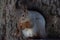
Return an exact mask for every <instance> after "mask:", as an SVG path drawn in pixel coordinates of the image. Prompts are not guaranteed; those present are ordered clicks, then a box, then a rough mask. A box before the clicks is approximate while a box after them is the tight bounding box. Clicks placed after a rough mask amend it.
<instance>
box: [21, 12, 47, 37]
mask: <svg viewBox="0 0 60 40" xmlns="http://www.w3.org/2000/svg"><path fill="white" fill-rule="evenodd" d="M27 15H28V16H27V17H26V18H24V17H21V18H20V24H21V23H23V24H21V25H22V27H23V29H22V33H23V35H24V37H32V36H34V35H36V34H37V33H38V34H39V36H41V38H45V37H46V36H47V33H46V30H45V19H44V17H43V16H42V15H41V14H40V13H38V12H36V11H28V14H27ZM22 19H24V20H22ZM30 19H31V20H30ZM26 21H30V22H31V25H32V26H30V27H31V28H30V27H28V26H29V25H30V24H29V23H27V24H28V25H27V27H26V23H24V22H26ZM21 25H20V26H21Z"/></svg>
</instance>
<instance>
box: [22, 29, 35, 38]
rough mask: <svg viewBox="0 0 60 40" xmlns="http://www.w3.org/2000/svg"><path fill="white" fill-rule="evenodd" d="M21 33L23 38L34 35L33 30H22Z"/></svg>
mask: <svg viewBox="0 0 60 40" xmlns="http://www.w3.org/2000/svg"><path fill="white" fill-rule="evenodd" d="M22 33H23V34H24V36H25V37H32V36H33V35H34V32H33V29H28V28H26V29H24V30H22Z"/></svg>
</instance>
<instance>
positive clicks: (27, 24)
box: [19, 17, 32, 29]
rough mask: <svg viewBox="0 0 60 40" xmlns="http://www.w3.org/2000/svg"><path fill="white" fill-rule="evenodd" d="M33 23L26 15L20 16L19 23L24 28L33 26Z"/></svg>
mask: <svg viewBox="0 0 60 40" xmlns="http://www.w3.org/2000/svg"><path fill="white" fill-rule="evenodd" d="M31 24H32V23H31V21H30V19H29V18H24V17H21V18H20V23H19V27H20V28H22V29H25V28H31Z"/></svg>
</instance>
